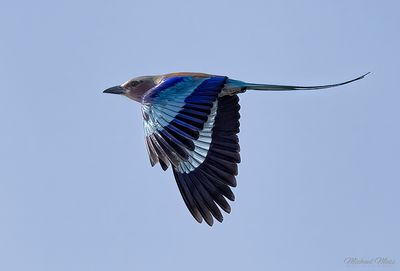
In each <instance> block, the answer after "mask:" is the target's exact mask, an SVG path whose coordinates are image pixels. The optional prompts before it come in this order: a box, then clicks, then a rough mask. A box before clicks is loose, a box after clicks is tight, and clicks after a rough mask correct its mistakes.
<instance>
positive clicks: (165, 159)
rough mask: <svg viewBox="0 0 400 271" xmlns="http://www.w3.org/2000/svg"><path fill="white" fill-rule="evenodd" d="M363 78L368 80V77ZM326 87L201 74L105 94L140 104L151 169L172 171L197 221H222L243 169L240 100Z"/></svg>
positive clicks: (135, 83)
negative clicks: (246, 95) (251, 94)
mask: <svg viewBox="0 0 400 271" xmlns="http://www.w3.org/2000/svg"><path fill="white" fill-rule="evenodd" d="M364 76H365V75H364ZM364 76H361V77H358V78H356V79H354V80H350V81H347V82H344V83H340V84H334V85H326V86H312V87H301V86H284V85H270V84H268V85H267V84H252V83H246V82H243V81H239V80H233V79H229V78H227V77H226V76H216V75H209V74H200V73H176V74H166V75H160V76H142V77H137V78H134V79H132V80H129V81H128V82H126V83H124V84H122V85H121V86H116V87H113V88H110V89H107V90H105V91H104V92H106V93H115V94H122V95H125V96H127V97H129V98H131V99H133V100H135V101H138V102H140V103H141V104H142V113H143V126H144V131H145V142H146V148H147V151H148V154H149V158H150V163H151V165H152V166H154V165H155V164H157V163H159V164H160V165H161V167H162V169H164V170H166V169H167V168H168V167H170V166H171V167H172V171H173V173H174V177H175V180H176V182H177V185H178V188H179V191H180V193H181V195H182V197H183V199H184V201H185V204H186V206H187V207H188V209H189V211H190V212H191V214H192V215H193V217H194V218H195V219H196V220H197V221H198V222H202V220H203V219H204V220H205V221H206V222H207V224H209V225H212V224H213V217H214V218H215V219H217V220H218V221H220V222H221V221H222V220H223V216H222V214H221V211H220V209H219V208H221V209H222V210H224V211H225V212H227V213H229V212H230V211H231V208H230V206H229V204H228V202H227V200H226V199H228V200H231V201H233V200H234V199H235V197H234V194H233V192H232V190H231V187H235V186H236V175H237V174H238V166H237V165H238V163H240V154H239V151H240V147H239V138H238V136H237V134H238V133H239V119H240V114H239V110H240V106H239V98H238V96H237V94H239V93H242V92H245V91H246V90H249V89H255V90H274V91H275V90H279V91H281V90H298V89H301V90H315V89H321V88H328V87H335V86H339V85H343V84H347V83H350V82H352V81H355V80H359V79H361V78H363V77H364Z"/></svg>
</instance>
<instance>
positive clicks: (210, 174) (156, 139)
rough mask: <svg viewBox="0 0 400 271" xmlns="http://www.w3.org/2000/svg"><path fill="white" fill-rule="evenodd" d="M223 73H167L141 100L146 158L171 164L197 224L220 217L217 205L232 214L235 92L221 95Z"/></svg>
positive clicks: (236, 158) (236, 123)
mask: <svg viewBox="0 0 400 271" xmlns="http://www.w3.org/2000/svg"><path fill="white" fill-rule="evenodd" d="M225 81H226V77H222V76H212V77H191V76H182V77H171V78H167V79H165V80H164V81H162V82H161V83H160V84H159V85H157V86H156V87H154V88H153V89H151V90H150V91H149V92H148V94H147V95H146V96H145V97H144V99H143V107H142V112H143V117H144V128H145V135H146V146H147V150H148V153H149V157H150V162H151V164H152V165H153V166H154V165H155V164H156V163H157V162H159V163H160V165H161V167H162V168H163V169H164V170H166V169H167V168H168V166H169V165H170V164H172V168H173V172H174V176H175V179H176V182H177V184H178V187H179V190H180V192H181V194H182V197H183V199H184V201H185V203H186V206H187V207H188V209H189V210H190V212H191V214H192V215H193V216H194V218H195V219H196V220H197V221H198V222H202V219H203V218H204V219H205V221H206V222H207V223H208V224H209V225H212V224H213V218H212V216H214V217H215V218H216V219H217V220H219V221H222V219H223V217H222V214H221V212H220V210H219V208H218V207H217V205H216V204H218V205H219V206H220V207H221V208H222V209H223V210H224V211H226V212H228V213H229V212H230V206H229V204H228V203H227V201H226V199H225V198H224V197H226V198H228V199H229V200H234V195H233V193H232V191H231V189H230V187H229V186H236V180H235V175H237V163H239V162H240V156H239V143H238V137H237V135H236V134H237V133H238V132H239V117H240V115H239V108H240V107H239V104H238V101H239V99H238V97H237V96H235V95H234V96H226V97H219V94H220V92H221V89H222V88H223V86H224V84H225Z"/></svg>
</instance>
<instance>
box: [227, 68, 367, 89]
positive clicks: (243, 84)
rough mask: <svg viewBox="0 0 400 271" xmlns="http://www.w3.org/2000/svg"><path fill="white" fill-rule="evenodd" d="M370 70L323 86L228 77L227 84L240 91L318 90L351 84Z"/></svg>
mask: <svg viewBox="0 0 400 271" xmlns="http://www.w3.org/2000/svg"><path fill="white" fill-rule="evenodd" d="M369 73H370V72H368V73H366V74H364V75H362V76H360V77H357V78H355V79H352V80H349V81H346V82H343V83H338V84H332V85H323V86H308V87H304V86H287V85H266V84H251V83H246V82H242V81H236V80H232V79H228V82H227V84H226V85H225V89H226V90H228V91H229V90H232V91H233V90H238V89H240V92H244V91H246V90H248V89H254V90H267V91H287V90H317V89H324V88H333V87H338V86H343V85H346V84H349V83H351V82H354V81H357V80H360V79H363V78H364V77H365V76H367V75H368V74H369Z"/></svg>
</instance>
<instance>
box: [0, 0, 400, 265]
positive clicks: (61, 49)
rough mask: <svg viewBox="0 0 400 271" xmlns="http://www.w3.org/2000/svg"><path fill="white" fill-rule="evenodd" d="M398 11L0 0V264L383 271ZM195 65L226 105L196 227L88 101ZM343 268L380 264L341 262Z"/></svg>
mask: <svg viewBox="0 0 400 271" xmlns="http://www.w3.org/2000/svg"><path fill="white" fill-rule="evenodd" d="M399 10H400V4H399V3H398V1H368V0H359V1H356V0H354V1H353V0H351V1H348V0H346V1H344V0H343V1H342V0H335V1H282V0H280V1H261V0H260V1H254V0H247V1H211V0H206V1H177V0H173V1H151V0H150V1H77V0H72V1H63V2H61V1H42V0H37V1H2V3H1V8H0V35H1V39H0V81H1V88H0V89H1V91H0V125H1V130H0V131H1V132H0V270H7V271H14V270H18V271H19V270H23V271H26V270H29V271H36V270H37V271H47V270H49V271H50V270H51V271H54V270H57V271H64V270H66V271H67V270H74V271H80V270H82V271H83V270H84V271H88V270H96V271H97V270H99V271H101V270H122V271H124V270H191V271H197V270H256V271H258V270H307V271H308V270H328V271H329V270H398V269H399V268H400V233H399V229H400V216H399V207H400V197H399V194H400V184H399V181H400V174H399V166H400V156H399V153H400V144H399V138H400V124H399V116H400V108H399V99H400V90H399V86H398V85H399V79H398V76H399V65H400V64H399V63H400V57H399V48H400V35H399V25H400V17H399ZM175 71H199V72H207V73H214V74H220V75H227V76H230V77H231V78H234V79H239V80H245V81H250V82H256V83H277V84H279V83H280V84H298V85H315V84H327V83H336V82H340V81H345V80H349V79H352V78H354V77H356V76H359V75H361V74H363V73H366V72H369V71H371V72H372V74H370V75H369V76H367V77H366V78H365V79H363V80H361V81H358V82H356V83H353V84H351V85H346V86H344V87H340V88H335V89H331V90H326V91H319V92H301V91H299V92H285V93H278V92H275V93H273V92H256V91H253V92H250V91H249V92H247V93H245V94H243V95H241V96H240V98H241V106H242V109H241V133H240V142H241V155H242V163H241V164H240V167H239V176H238V178H237V179H238V187H237V188H235V189H234V192H235V194H236V201H235V202H234V203H233V204H232V213H231V214H230V215H225V220H224V222H223V223H222V224H219V223H216V224H215V225H214V227H212V228H210V227H208V226H207V225H206V224H197V222H195V220H194V219H193V218H192V217H191V215H190V213H189V212H188V210H187V209H186V207H185V205H184V202H183V200H182V198H181V196H180V194H179V191H178V189H177V187H176V184H175V181H174V179H173V176H172V172H171V171H170V170H169V171H168V172H163V171H162V170H161V169H160V167H155V168H151V166H150V163H149V159H148V156H147V153H146V150H145V147H144V141H143V140H144V139H143V138H144V135H143V129H142V120H141V118H142V117H141V113H140V106H139V104H136V103H134V102H132V101H129V100H128V99H126V98H122V97H118V96H111V95H105V94H102V90H104V89H105V88H108V87H110V86H114V85H117V84H120V83H123V82H124V81H126V80H127V79H129V78H131V77H135V76H139V75H148V74H162V73H168V72H175ZM347 257H357V258H362V259H371V258H375V257H387V258H388V259H391V260H394V261H395V262H396V263H395V264H394V265H387V266H379V265H375V266H369V265H364V266H361V267H360V266H358V267H357V266H354V265H346V264H345V263H344V260H345V258H347Z"/></svg>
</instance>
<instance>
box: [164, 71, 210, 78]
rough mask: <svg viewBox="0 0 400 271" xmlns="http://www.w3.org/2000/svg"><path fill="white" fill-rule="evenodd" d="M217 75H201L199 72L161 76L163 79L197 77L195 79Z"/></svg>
mask: <svg viewBox="0 0 400 271" xmlns="http://www.w3.org/2000/svg"><path fill="white" fill-rule="evenodd" d="M215 76H217V75H214V74H208V73H201V72H173V73H167V74H164V75H162V78H163V79H167V78H173V77H197V78H209V77H215Z"/></svg>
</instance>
